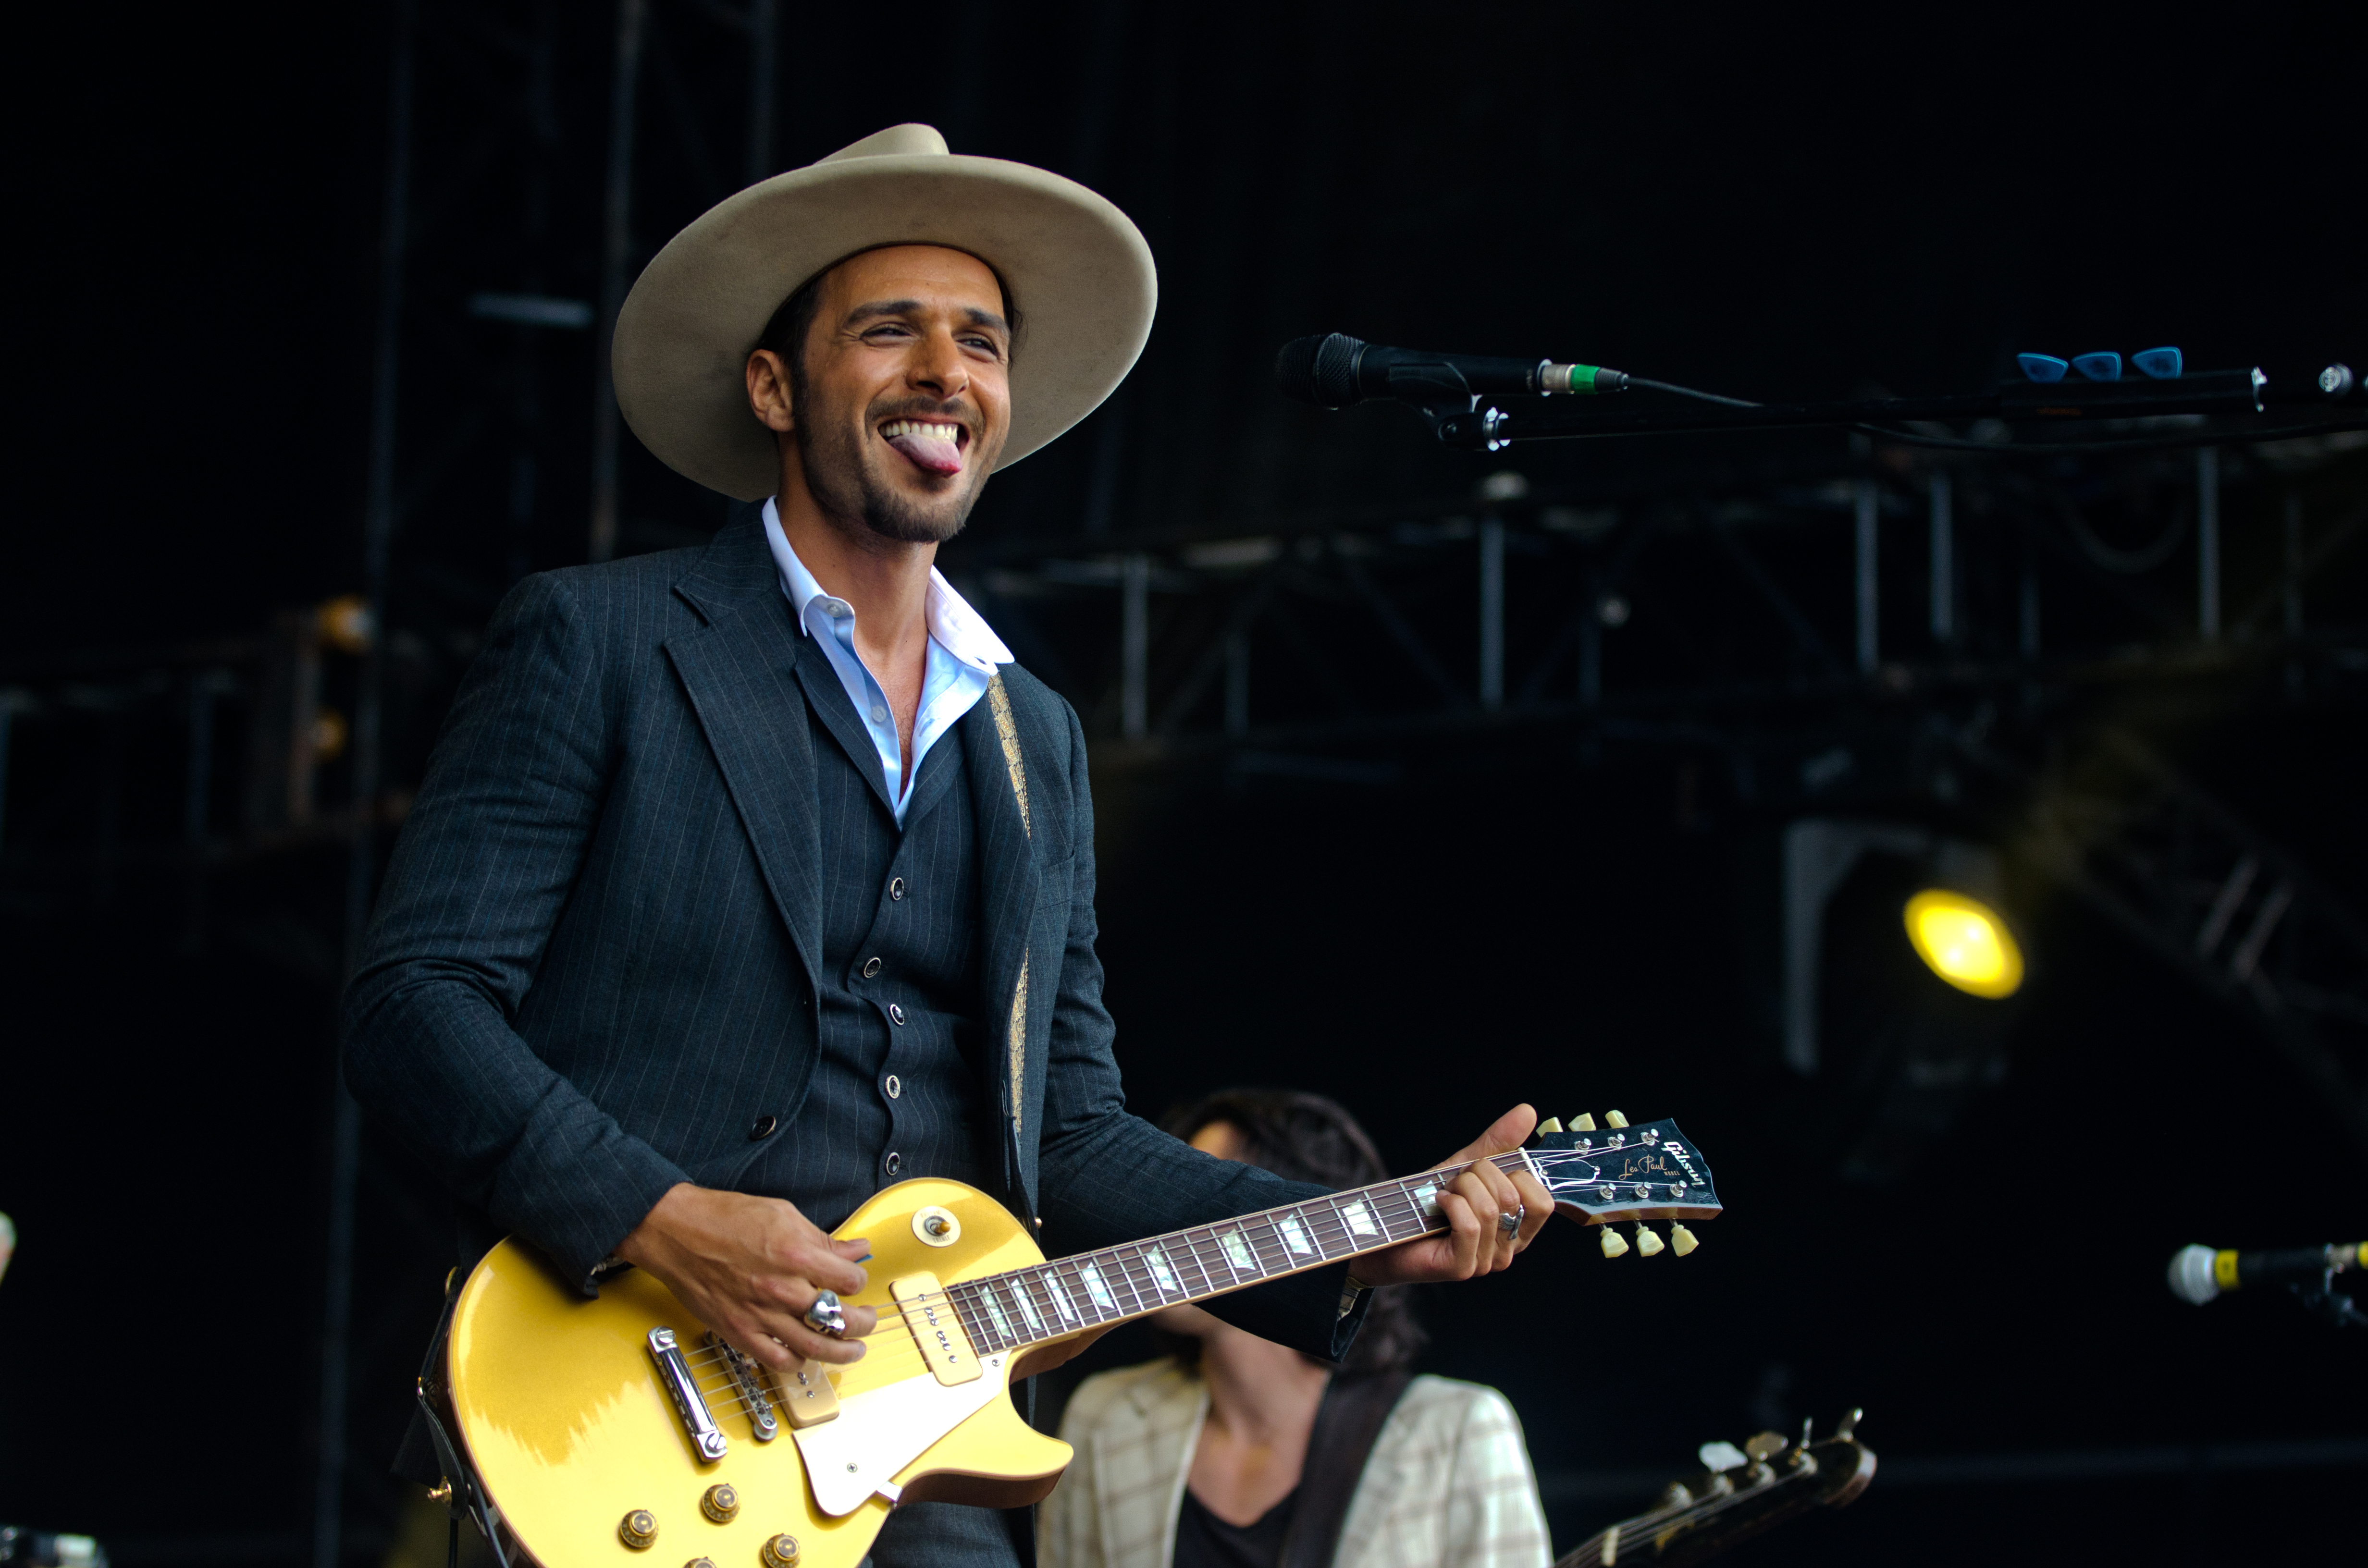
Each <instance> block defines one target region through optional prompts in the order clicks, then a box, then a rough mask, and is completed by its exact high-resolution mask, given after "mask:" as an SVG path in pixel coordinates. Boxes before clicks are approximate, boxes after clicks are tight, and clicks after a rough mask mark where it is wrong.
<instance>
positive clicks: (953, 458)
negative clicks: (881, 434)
mask: <svg viewBox="0 0 2368 1568" xmlns="http://www.w3.org/2000/svg"><path fill="white" fill-rule="evenodd" d="M888 444H889V445H890V446H892V447H894V448H895V449H897V450H898V451H900V452H902V453H904V454H905V456H906V457H908V458H910V459H912V460H913V463H914V466H915V467H916V468H919V469H921V470H922V471H923V472H928V473H960V472H962V446H961V444H960V443H959V442H957V441H947V440H941V439H939V437H935V436H925V435H921V434H919V433H918V432H916V431H908V432H905V434H902V435H896V436H891V437H888Z"/></svg>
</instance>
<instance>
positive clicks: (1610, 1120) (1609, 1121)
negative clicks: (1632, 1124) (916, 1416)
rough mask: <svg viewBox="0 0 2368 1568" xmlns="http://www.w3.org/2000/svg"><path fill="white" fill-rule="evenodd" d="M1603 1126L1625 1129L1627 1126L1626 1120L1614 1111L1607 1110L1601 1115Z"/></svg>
mask: <svg viewBox="0 0 2368 1568" xmlns="http://www.w3.org/2000/svg"><path fill="white" fill-rule="evenodd" d="M1603 1125H1604V1126H1606V1127H1625V1126H1627V1125H1628V1119H1627V1118H1626V1117H1624V1116H1622V1115H1621V1114H1620V1113H1619V1112H1618V1111H1616V1110H1607V1111H1605V1112H1604V1113H1603Z"/></svg>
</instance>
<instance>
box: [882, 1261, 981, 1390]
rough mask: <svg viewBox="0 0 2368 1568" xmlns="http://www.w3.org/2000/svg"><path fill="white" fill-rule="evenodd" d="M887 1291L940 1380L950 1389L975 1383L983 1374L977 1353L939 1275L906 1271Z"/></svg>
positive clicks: (922, 1356)
mask: <svg viewBox="0 0 2368 1568" xmlns="http://www.w3.org/2000/svg"><path fill="white" fill-rule="evenodd" d="M888 1291H889V1294H891V1295H893V1296H894V1297H895V1298H896V1305H897V1308H898V1309H899V1310H900V1311H901V1312H903V1313H904V1314H905V1327H906V1328H909V1329H911V1330H912V1331H913V1338H914V1339H915V1341H916V1342H917V1343H918V1344H919V1346H921V1359H922V1360H924V1361H927V1362H928V1364H929V1370H930V1371H931V1372H932V1373H934V1374H936V1376H937V1380H938V1381H939V1382H940V1383H942V1384H944V1385H945V1386H946V1387H948V1388H951V1387H953V1386H954V1385H955V1384H956V1383H968V1382H975V1381H977V1380H978V1377H979V1375H980V1374H979V1365H978V1353H977V1352H976V1351H974V1350H973V1349H972V1348H971V1347H970V1334H969V1332H968V1331H967V1330H965V1329H964V1328H963V1327H962V1319H961V1318H960V1317H959V1316H957V1315H955V1312H954V1300H953V1298H952V1297H951V1296H949V1295H947V1294H946V1289H945V1287H944V1286H942V1285H940V1284H939V1283H938V1277H937V1276H936V1275H934V1274H928V1273H921V1274H907V1275H905V1277H904V1278H901V1279H894V1280H891V1281H890V1282H889V1285H888Z"/></svg>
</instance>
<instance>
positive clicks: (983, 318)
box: [791, 245, 1011, 544]
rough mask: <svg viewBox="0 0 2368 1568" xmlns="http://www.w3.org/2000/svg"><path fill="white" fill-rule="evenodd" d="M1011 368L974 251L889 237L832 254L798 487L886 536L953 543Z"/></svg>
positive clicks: (812, 362)
mask: <svg viewBox="0 0 2368 1568" xmlns="http://www.w3.org/2000/svg"><path fill="white" fill-rule="evenodd" d="M1010 364H1011V331H1010V326H1009V324H1008V323H1007V322H1006V321H1005V320H1004V319H1003V292H1002V290H1001V289H1000V288H998V287H997V286H996V280H995V274H994V273H993V272H992V271H991V270H989V269H988V267H987V266H986V264H985V262H982V261H980V260H979V259H978V258H977V257H976V256H966V255H964V254H963V253H962V252H961V251H956V250H947V249H945V248H943V247H942V246H939V245H897V246H894V247H893V248H891V249H887V250H874V251H866V252H864V253H863V254H862V255H860V256H850V257H848V259H847V260H846V261H843V262H841V263H839V265H838V266H837V267H834V268H832V269H831V271H830V273H829V275H828V276H827V277H825V278H824V279H823V284H822V290H821V301H820V305H819V308H817V309H816V311H815V312H814V325H813V327H812V329H811V330H810V331H809V332H808V333H807V335H806V343H805V378H804V381H805V387H804V390H805V398H804V405H803V406H802V407H797V408H793V409H791V425H792V427H793V428H794V429H795V430H796V432H797V446H798V459H799V462H800V465H801V467H802V468H803V472H804V477H805V483H806V489H807V491H808V492H809V493H810V494H812V495H813V496H814V500H815V502H816V503H817V504H818V505H819V506H821V508H822V510H823V511H824V513H825V515H826V516H828V517H831V518H833V519H834V520H836V521H838V522H841V523H847V522H857V523H860V524H861V525H862V526H863V527H865V528H868V529H870V530H871V532H872V533H874V534H877V535H880V536H882V538H885V539H891V540H900V541H903V542H905V543H911V544H935V543H939V542H940V541H942V540H949V539H951V538H952V537H953V536H954V535H955V534H957V533H960V532H961V531H962V523H963V520H964V519H965V518H967V517H969V516H970V509H971V507H972V506H975V505H976V504H977V501H978V497H979V493H980V492H981V491H982V490H984V489H985V486H986V476H987V474H988V473H989V472H992V471H993V469H994V467H995V460H996V457H997V456H998V455H1000V454H1001V452H1002V450H1003V443H1004V439H1005V437H1007V436H1008V435H1009V433H1010V429H1011V385H1010Z"/></svg>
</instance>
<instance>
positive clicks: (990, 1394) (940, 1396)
mask: <svg viewBox="0 0 2368 1568" xmlns="http://www.w3.org/2000/svg"><path fill="white" fill-rule="evenodd" d="M1003 1360H1004V1358H1002V1357H1000V1356H988V1357H985V1358H982V1359H981V1361H980V1362H979V1365H980V1366H981V1367H983V1368H984V1369H985V1371H984V1373H983V1375H981V1376H980V1377H977V1378H975V1379H973V1380H972V1381H969V1382H966V1383H956V1384H955V1385H954V1386H953V1387H951V1388H948V1387H947V1386H946V1385H945V1384H943V1383H941V1382H939V1381H938V1380H937V1379H935V1378H933V1377H931V1376H930V1375H929V1374H928V1373H927V1372H923V1373H922V1374H921V1375H920V1376H918V1377H913V1378H906V1379H905V1381H903V1382H901V1383H890V1384H889V1385H888V1386H887V1387H886V1388H880V1389H873V1390H871V1392H869V1393H859V1394H852V1395H848V1396H846V1397H843V1398H842V1399H840V1400H839V1402H838V1418H837V1420H835V1421H825V1422H824V1423H822V1424H821V1425H820V1426H801V1427H799V1428H797V1429H796V1433H795V1436H796V1437H797V1440H798V1454H799V1457H800V1458H802V1459H803V1460H805V1461H806V1482H807V1484H809V1485H811V1486H812V1487H813V1488H814V1506H815V1507H817V1508H820V1509H821V1510H822V1511H823V1512H824V1513H825V1514H827V1515H829V1516H830V1517H832V1518H834V1519H837V1518H844V1517H846V1516H848V1514H851V1513H853V1512H855V1510H856V1509H858V1508H860V1507H861V1506H863V1505H864V1503H865V1502H866V1501H867V1500H869V1499H870V1498H871V1496H872V1495H873V1494H883V1495H885V1496H886V1497H887V1498H888V1500H889V1501H890V1502H892V1503H893V1502H894V1501H895V1499H896V1488H895V1486H894V1484H893V1483H894V1480H895V1477H896V1472H897V1471H900V1470H903V1469H904V1468H905V1466H906V1465H908V1464H911V1463H912V1462H913V1461H914V1460H916V1459H919V1458H920V1457H921V1454H922V1452H923V1450H925V1449H928V1446H929V1445H930V1444H932V1443H934V1442H936V1441H937V1440H938V1439H939V1438H940V1437H944V1436H945V1435H946V1434H947V1433H949V1432H951V1431H952V1430H953V1429H954V1428H955V1427H957V1426H961V1425H962V1423H963V1422H964V1421H967V1420H969V1419H970V1418H971V1417H972V1416H973V1415H977V1414H978V1413H979V1412H980V1411H982V1410H984V1409H985V1408H986V1407H987V1406H988V1405H989V1404H991V1403H994V1402H995V1400H996V1398H997V1397H998V1396H1000V1395H1001V1394H1002V1392H1003V1386H1004V1378H1003Z"/></svg>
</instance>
